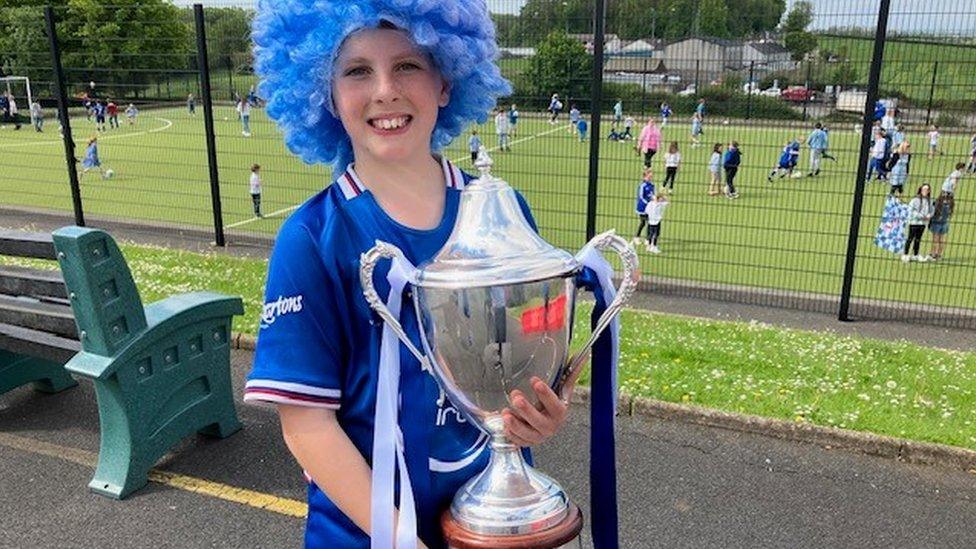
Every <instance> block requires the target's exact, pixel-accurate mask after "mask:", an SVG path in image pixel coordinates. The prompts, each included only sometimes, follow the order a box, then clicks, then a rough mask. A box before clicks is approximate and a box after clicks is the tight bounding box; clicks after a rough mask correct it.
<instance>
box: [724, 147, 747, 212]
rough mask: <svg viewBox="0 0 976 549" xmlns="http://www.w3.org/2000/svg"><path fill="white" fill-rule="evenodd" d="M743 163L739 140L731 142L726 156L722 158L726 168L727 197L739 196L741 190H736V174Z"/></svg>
mask: <svg viewBox="0 0 976 549" xmlns="http://www.w3.org/2000/svg"><path fill="white" fill-rule="evenodd" d="M740 164H742V152H740V151H739V142H738V141H733V142H731V143H729V150H727V151H725V158H724V159H723V160H722V167H724V168H725V196H726V197H727V198H739V192H738V191H736V190H735V176H736V174H738V173H739V165H740Z"/></svg>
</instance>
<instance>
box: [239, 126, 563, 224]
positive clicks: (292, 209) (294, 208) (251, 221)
mask: <svg viewBox="0 0 976 549" xmlns="http://www.w3.org/2000/svg"><path fill="white" fill-rule="evenodd" d="M565 129H566V127H565V124H559V125H557V127H555V128H552V129H549V130H546V131H544V132H541V133H537V134H533V135H530V136H528V137H523V138H521V139H516V140H515V141H512V142H510V143H509V146H511V145H517V144H519V143H525V142H526V141H532V140H533V139H535V138H537V137H542V136H545V135H549V134H551V133H556V132H557V131H560V130H563V131H565ZM485 150H486V151H488V152H494V151H497V150H498V147H497V146H495V147H491V148H490V149H485ZM465 158H467V157H466V156H461V157H458V158H455V159H453V160H452V162H454V163H457V162H460V161H462V160H464V159H465ZM300 206H301V204H296V205H294V206H288V207H287V208H282V209H280V210H275V211H273V212H271V213H269V214H268V215H265V216H264V217H252V218H249V219H245V220H243V221H237V222H235V223H231V224H229V225H225V227H226V228H228V229H234V228H237V227H242V226H244V225H247V224H250V223H254V222H256V221H260V220H262V219H271V218H273V217H277V216H279V215H281V214H284V213H288V212H291V211H294V210H297V209H298V208H299V207H300Z"/></svg>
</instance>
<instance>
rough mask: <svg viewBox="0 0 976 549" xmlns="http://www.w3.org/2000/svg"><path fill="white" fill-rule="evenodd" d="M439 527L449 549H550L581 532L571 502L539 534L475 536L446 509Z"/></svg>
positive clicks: (576, 510)
mask: <svg viewBox="0 0 976 549" xmlns="http://www.w3.org/2000/svg"><path fill="white" fill-rule="evenodd" d="M441 528H442V529H443V530H444V538H445V539H446V540H447V544H448V546H449V547H451V549H554V548H556V547H561V546H563V545H565V544H567V543H569V542H571V541H573V540H574V539H576V537H577V536H579V533H580V531H581V530H582V529H583V515H582V514H581V513H580V510H579V507H577V506H576V504H574V503H570V504H569V513H568V514H567V515H566V518H565V519H563V521H562V522H560V523H559V524H557V525H555V526H553V527H552V528H548V529H546V530H543V531H541V532H534V533H531V534H520V535H515V536H490V535H485V534H475V533H474V532H470V531H468V530H465V529H464V528H462V527H461V525H460V524H458V523H457V522H455V521H454V517H453V516H451V510H450V509H447V510H446V511H444V514H442V515H441Z"/></svg>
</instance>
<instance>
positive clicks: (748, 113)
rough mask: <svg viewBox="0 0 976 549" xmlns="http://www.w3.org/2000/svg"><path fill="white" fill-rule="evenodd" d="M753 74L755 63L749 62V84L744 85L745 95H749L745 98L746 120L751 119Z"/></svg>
mask: <svg viewBox="0 0 976 549" xmlns="http://www.w3.org/2000/svg"><path fill="white" fill-rule="evenodd" d="M755 73H756V62H755V61H749V82H747V83H746V90H747V93H748V94H749V95H748V96H747V97H746V120H749V119H751V118H752V82H753V78H755Z"/></svg>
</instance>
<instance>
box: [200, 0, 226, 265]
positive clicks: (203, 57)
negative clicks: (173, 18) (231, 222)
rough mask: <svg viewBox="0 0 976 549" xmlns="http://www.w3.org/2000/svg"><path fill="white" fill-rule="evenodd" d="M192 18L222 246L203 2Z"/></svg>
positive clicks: (216, 231)
mask: <svg viewBox="0 0 976 549" xmlns="http://www.w3.org/2000/svg"><path fill="white" fill-rule="evenodd" d="M193 19H194V20H195V21H196V26H197V68H198V70H199V71H200V86H201V88H202V95H203V97H202V99H203V122H204V128H205V130H204V131H205V132H206V136H207V164H208V165H209V166H210V200H211V202H212V203H213V217H214V236H215V239H216V243H217V245H218V246H224V245H225V244H226V243H225V241H224V216H223V213H222V212H221V209H220V178H219V177H218V176H217V139H216V137H215V136H214V121H213V96H212V94H211V93H210V63H209V62H208V61H209V59H208V56H207V31H206V25H205V24H204V20H203V4H193Z"/></svg>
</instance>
